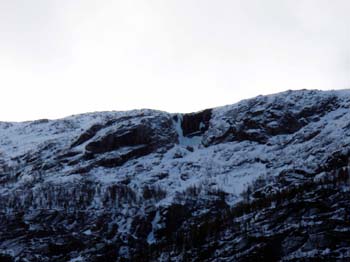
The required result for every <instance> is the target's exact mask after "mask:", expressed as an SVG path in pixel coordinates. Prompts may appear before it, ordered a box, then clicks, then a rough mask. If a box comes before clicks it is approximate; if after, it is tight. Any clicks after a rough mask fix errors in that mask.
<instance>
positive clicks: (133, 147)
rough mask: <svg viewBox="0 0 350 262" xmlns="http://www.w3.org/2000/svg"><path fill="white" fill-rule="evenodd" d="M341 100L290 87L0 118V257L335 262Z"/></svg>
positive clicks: (349, 247)
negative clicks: (50, 116)
mask: <svg viewBox="0 0 350 262" xmlns="http://www.w3.org/2000/svg"><path fill="white" fill-rule="evenodd" d="M349 110H350V93H349V92H340V91H339V92H319V91H307V90H303V91H295V92H285V93H281V94H277V95H272V96H264V97H263V96H260V97H257V98H254V99H250V100H245V101H242V102H240V103H238V104H235V105H230V106H225V107H222V108H214V109H208V110H204V111H201V112H197V113H191V114H184V115H181V114H176V115H173V114H168V113H165V112H159V111H152V110H138V111H137V110H136V111H131V112H104V113H93V114H86V115H80V116H73V117H69V118H66V119H62V120H55V121H52V120H45V121H35V122H26V123H2V122H0V221H1V223H0V261H29V262H34V261H35V262H36V261H44V262H45V261H62V262H67V261H87V262H94V261H208V262H209V261H211V262H217V261H239V262H245V261H269V262H270V261H306V262H311V261H347V260H348V259H349V254H350V237H349V232H350V217H349V214H350V194H349V192H350V171H349V170H350V161H349V159H350V153H349V152H350V148H349V146H350V128H349V126H350V114H349V112H350V111H349ZM176 117H178V119H175V118H176ZM179 120H181V129H182V130H179V126H180V122H179Z"/></svg>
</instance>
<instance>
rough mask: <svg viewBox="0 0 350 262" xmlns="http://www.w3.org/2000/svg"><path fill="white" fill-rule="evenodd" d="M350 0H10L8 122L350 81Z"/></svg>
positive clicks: (2, 17)
mask: <svg viewBox="0 0 350 262" xmlns="http://www.w3.org/2000/svg"><path fill="white" fill-rule="evenodd" d="M349 7H350V2H348V1H346V0H344V1H340V0H335V1H326V0H317V1H316V0H313V1H311V0H310V1H292V0H286V1H277V0H267V1H260V0H259V1H258V0H250V1H243V0H234V1H229V0H219V1H209V0H203V1H195V0H186V1H185V0H176V1H175V0H174V1H172V0H170V1H161V0H130V1H111V0H106V1H102V2H101V1H99V2H98V1H97V0H85V1H83V0H61V1H58V0H55V1H44V0H38V1H35V5H34V4H33V2H28V1H25V0H12V1H2V0H0V31H1V34H0V56H1V60H0V86H1V91H2V92H1V93H2V101H1V103H0V119H1V120H24V119H34V118H43V117H49V118H56V117H62V116H65V115H69V114H73V113H80V112H86V111H95V110H125V109H132V108H141V107H150V108H156V109H162V110H168V111H173V112H174V111H181V112H184V111H193V110H199V109H203V108H206V107H211V106H216V105H222V104H227V103H233V102H235V101H238V100H240V99H242V98H247V97H250V96H255V95H258V94H266V93H271V92H277V91H281V90H285V89H300V88H319V89H330V88H334V89H336V88H347V87H349V77H348V74H349V61H350V59H349V57H350V56H349V51H350V47H349V46H350V45H349V44H350V39H349V34H348V30H347V25H348V24H349V22H350V18H349V17H348V15H347V13H346V11H347V10H349Z"/></svg>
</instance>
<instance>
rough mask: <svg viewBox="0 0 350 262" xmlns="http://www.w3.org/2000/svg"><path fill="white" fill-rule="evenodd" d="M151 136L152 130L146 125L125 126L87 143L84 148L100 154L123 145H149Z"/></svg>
mask: <svg viewBox="0 0 350 262" xmlns="http://www.w3.org/2000/svg"><path fill="white" fill-rule="evenodd" d="M151 138H152V130H151V129H150V128H149V127H147V126H142V125H140V126H137V127H136V128H132V129H129V128H125V129H121V130H118V131H117V132H115V133H112V134H108V135H106V136H104V137H102V138H101V139H99V140H98V141H94V142H91V143H89V144H87V145H86V147H85V149H86V150H88V151H89V152H91V153H93V154H101V153H106V152H110V151H113V150H117V149H119V148H121V147H125V146H137V145H149V144H150V143H151Z"/></svg>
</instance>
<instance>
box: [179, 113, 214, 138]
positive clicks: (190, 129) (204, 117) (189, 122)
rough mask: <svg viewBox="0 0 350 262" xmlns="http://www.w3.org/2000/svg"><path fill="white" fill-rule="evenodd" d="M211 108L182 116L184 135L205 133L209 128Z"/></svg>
mask: <svg viewBox="0 0 350 262" xmlns="http://www.w3.org/2000/svg"><path fill="white" fill-rule="evenodd" d="M211 113H212V110H211V109H207V110H204V111H201V112H197V113H191V114H184V115H183V117H182V123H181V127H182V130H183V135H184V136H194V135H200V134H203V133H204V132H205V131H207V130H208V128H209V121H210V118H211Z"/></svg>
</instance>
